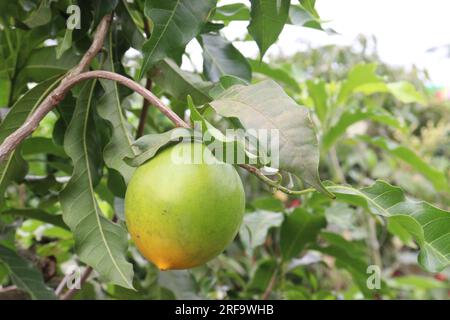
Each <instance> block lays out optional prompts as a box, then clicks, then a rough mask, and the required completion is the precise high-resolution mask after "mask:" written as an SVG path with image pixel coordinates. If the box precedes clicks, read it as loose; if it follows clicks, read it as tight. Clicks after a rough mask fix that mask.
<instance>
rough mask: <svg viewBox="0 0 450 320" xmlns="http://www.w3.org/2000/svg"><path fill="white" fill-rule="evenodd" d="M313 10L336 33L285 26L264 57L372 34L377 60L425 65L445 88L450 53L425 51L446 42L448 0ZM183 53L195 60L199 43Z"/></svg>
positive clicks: (336, 0)
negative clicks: (376, 46)
mask: <svg viewBox="0 0 450 320" xmlns="http://www.w3.org/2000/svg"><path fill="white" fill-rule="evenodd" d="M274 1H275V0H274ZM234 2H244V3H247V4H249V1H245V0H222V1H220V4H226V3H234ZM293 2H296V1H293ZM316 9H317V11H318V12H319V14H320V15H321V18H322V19H323V20H326V21H329V22H328V23H326V24H324V26H326V27H330V28H333V29H334V30H336V31H337V32H338V33H339V35H327V34H326V33H324V32H321V31H316V30H312V29H308V28H300V27H295V26H286V27H285V28H284V29H283V32H282V34H281V35H280V38H279V40H278V42H277V44H276V45H273V46H272V47H271V48H270V49H269V51H268V52H267V56H268V57H270V56H271V55H277V54H280V53H282V54H288V55H290V54H293V53H295V52H296V51H300V50H302V49H305V48H306V44H308V43H310V44H311V45H313V46H319V45H324V44H330V43H334V44H352V43H354V40H355V38H356V37H357V35H358V34H361V33H362V34H365V35H375V36H376V38H377V41H378V53H379V55H380V57H381V59H382V60H384V61H386V62H387V63H391V64H396V65H403V66H406V67H410V66H412V65H413V64H415V65H417V66H418V67H419V68H425V69H427V70H428V71H429V73H430V76H431V78H432V81H433V82H434V83H435V84H437V85H442V86H445V87H450V58H446V56H445V53H446V52H442V51H441V52H433V53H430V52H426V51H427V50H428V49H429V48H431V47H436V46H440V45H446V44H450V1H449V0H316ZM246 27H247V22H233V23H232V24H230V26H229V27H227V28H225V29H224V30H223V32H224V34H225V35H226V37H227V38H229V39H230V40H237V39H242V38H243V35H244V34H245V32H246ZM235 46H236V47H238V49H239V50H241V52H242V53H243V54H244V55H245V56H248V57H253V58H256V57H257V56H258V49H257V47H256V44H255V43H251V42H245V43H244V42H239V41H237V42H235ZM188 52H190V53H191V56H192V58H193V60H194V64H195V65H197V66H199V65H201V49H200V48H199V46H198V45H197V44H190V46H189V47H188ZM197 68H198V67H197Z"/></svg>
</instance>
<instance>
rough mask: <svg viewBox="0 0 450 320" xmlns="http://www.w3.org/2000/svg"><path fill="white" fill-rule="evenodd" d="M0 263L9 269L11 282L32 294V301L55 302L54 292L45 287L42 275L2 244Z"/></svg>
mask: <svg viewBox="0 0 450 320" xmlns="http://www.w3.org/2000/svg"><path fill="white" fill-rule="evenodd" d="M0 262H3V263H4V264H5V265H6V268H7V269H8V272H9V275H10V277H11V280H12V281H13V282H14V283H15V285H16V286H17V287H19V288H20V289H22V290H25V291H26V292H27V293H29V294H30V296H31V298H32V299H39V300H55V299H56V296H55V294H54V293H53V291H52V290H51V289H50V288H49V287H47V286H46V285H45V282H44V279H43V277H42V274H41V273H40V272H39V271H38V270H37V269H36V267H35V266H33V264H32V263H31V262H30V261H28V260H25V259H24V258H22V257H20V256H19V255H18V254H17V253H16V252H14V251H13V250H11V249H10V248H8V247H5V246H3V245H1V244H0Z"/></svg>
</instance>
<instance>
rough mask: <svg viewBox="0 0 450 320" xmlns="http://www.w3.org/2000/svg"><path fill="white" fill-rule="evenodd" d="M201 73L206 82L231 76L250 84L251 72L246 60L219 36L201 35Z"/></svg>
mask: <svg viewBox="0 0 450 320" xmlns="http://www.w3.org/2000/svg"><path fill="white" fill-rule="evenodd" d="M201 44H202V48H203V73H204V74H205V76H206V78H208V80H211V81H213V82H217V81H219V79H220V78H221V77H222V76H226V75H233V76H236V77H239V78H241V79H244V80H246V81H247V82H250V81H251V79H252V70H251V68H250V65H249V63H248V61H247V59H246V58H245V57H244V56H243V55H242V53H241V52H240V51H239V50H237V49H236V48H235V47H234V46H233V44H232V43H231V42H229V41H228V40H226V39H225V38H224V37H222V36H221V35H220V34H202V35H201Z"/></svg>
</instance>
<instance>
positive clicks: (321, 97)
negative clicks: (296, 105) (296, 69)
mask: <svg viewBox="0 0 450 320" xmlns="http://www.w3.org/2000/svg"><path fill="white" fill-rule="evenodd" d="M306 87H307V88H308V94H309V96H310V97H311V99H312V100H313V102H314V110H315V111H316V113H317V117H318V118H319V120H320V121H321V122H322V123H323V122H324V121H325V118H326V116H327V112H328V93H327V90H326V84H325V81H323V80H321V79H316V80H315V81H313V80H307V81H306Z"/></svg>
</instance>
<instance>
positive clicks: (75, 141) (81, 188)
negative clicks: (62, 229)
mask: <svg viewBox="0 0 450 320" xmlns="http://www.w3.org/2000/svg"><path fill="white" fill-rule="evenodd" d="M95 84H96V81H89V82H87V83H85V84H84V86H83V87H82V90H81V92H80V94H79V97H78V100H77V104H76V107H75V111H74V114H73V117H72V120H71V122H70V125H69V127H68V129H67V131H66V135H65V138H64V148H65V150H66V153H67V154H68V155H69V157H71V158H72V160H73V164H74V170H73V174H72V177H71V179H70V181H69V183H68V184H67V186H66V187H65V189H64V190H63V191H62V192H61V194H60V201H61V206H62V209H63V219H64V222H65V223H66V224H67V225H68V226H69V227H70V229H71V230H72V232H73V234H74V238H75V244H76V251H77V253H78V255H79V257H80V259H81V261H83V262H84V263H86V264H88V265H90V266H92V267H93V268H94V269H95V270H96V271H98V272H99V273H100V275H101V276H102V277H104V278H105V279H107V280H108V281H111V282H113V283H115V284H118V285H120V286H123V287H126V288H132V287H133V285H132V278H133V268H132V265H131V264H130V263H129V262H127V260H126V258H125V255H126V250H127V244H128V241H127V232H126V230H125V228H124V227H123V226H122V225H119V224H115V223H113V222H111V221H110V220H108V219H107V218H105V216H104V214H103V213H102V212H101V210H100V207H99V205H98V203H97V200H96V198H95V192H94V186H95V185H96V184H97V183H98V181H99V173H100V172H99V171H100V170H101V166H100V162H101V153H100V152H99V144H98V142H99V141H98V139H99V137H98V132H97V131H96V128H95V123H94V121H93V117H92V112H93V110H92V108H93V104H94V103H95V102H94V101H92V99H93V92H94V88H95Z"/></svg>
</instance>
